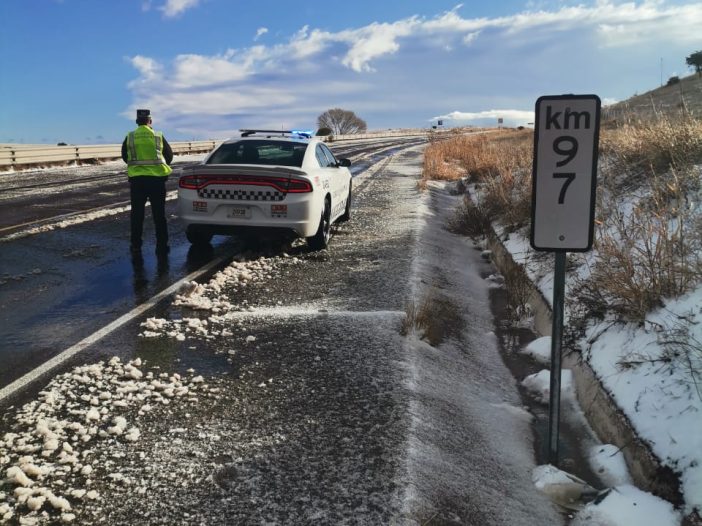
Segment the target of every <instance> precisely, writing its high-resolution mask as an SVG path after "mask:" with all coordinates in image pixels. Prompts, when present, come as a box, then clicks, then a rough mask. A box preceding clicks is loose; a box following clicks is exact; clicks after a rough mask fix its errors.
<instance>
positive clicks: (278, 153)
mask: <svg viewBox="0 0 702 526" xmlns="http://www.w3.org/2000/svg"><path fill="white" fill-rule="evenodd" d="M305 150H307V143H304V142H290V141H285V142H282V141H269V140H265V139H261V140H246V141H238V142H232V143H226V144H222V145H221V146H220V147H219V148H218V149H217V150H216V151H215V152H214V153H213V154H212V156H211V157H210V158H209V159H208V160H207V164H264V165H275V166H296V167H298V168H299V167H300V166H302V158H303V157H304V156H305Z"/></svg>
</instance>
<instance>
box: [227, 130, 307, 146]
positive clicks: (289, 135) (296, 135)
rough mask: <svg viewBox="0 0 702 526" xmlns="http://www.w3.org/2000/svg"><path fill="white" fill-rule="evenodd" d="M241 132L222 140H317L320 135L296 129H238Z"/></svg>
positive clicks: (229, 141)
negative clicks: (239, 134)
mask: <svg viewBox="0 0 702 526" xmlns="http://www.w3.org/2000/svg"><path fill="white" fill-rule="evenodd" d="M239 131H240V132H241V136H240V137H230V138H229V139H227V140H225V141H223V142H225V143H233V142H237V141H245V140H251V139H253V140H260V139H268V140H271V139H272V140H276V141H285V142H307V143H311V142H319V141H320V140H321V138H320V137H315V136H313V135H312V132H311V131H298V130H252V129H243V130H239Z"/></svg>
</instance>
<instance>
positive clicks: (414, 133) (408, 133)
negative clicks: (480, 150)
mask: <svg viewBox="0 0 702 526" xmlns="http://www.w3.org/2000/svg"><path fill="white" fill-rule="evenodd" d="M447 131H448V130H447ZM431 132H433V133H445V132H444V130H400V131H398V130H395V131H387V132H374V133H353V134H349V135H327V136H326V137H325V139H324V140H325V141H326V142H335V141H353V140H359V139H382V138H384V137H419V136H426V135H427V134H429V133H431Z"/></svg>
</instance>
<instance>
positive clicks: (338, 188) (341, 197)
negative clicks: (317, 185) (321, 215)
mask: <svg viewBox="0 0 702 526" xmlns="http://www.w3.org/2000/svg"><path fill="white" fill-rule="evenodd" d="M319 146H320V147H321V148H322V151H323V152H324V155H325V156H326V158H327V160H328V163H329V169H330V172H331V192H332V217H333V218H336V217H337V216H340V215H341V214H343V212H344V208H345V206H346V199H348V195H349V176H348V173H347V170H346V169H345V168H340V167H339V163H338V161H337V159H336V157H334V154H333V153H332V152H331V150H330V149H329V148H328V147H327V145H326V144H320V145H319Z"/></svg>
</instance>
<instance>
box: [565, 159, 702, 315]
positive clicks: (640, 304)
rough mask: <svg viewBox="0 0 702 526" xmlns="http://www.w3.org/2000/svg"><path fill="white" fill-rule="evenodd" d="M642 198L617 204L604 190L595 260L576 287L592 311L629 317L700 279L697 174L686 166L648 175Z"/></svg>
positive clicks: (701, 236)
mask: <svg viewBox="0 0 702 526" xmlns="http://www.w3.org/2000/svg"><path fill="white" fill-rule="evenodd" d="M646 186H647V188H646V189H645V191H643V192H642V193H643V194H644V196H645V197H643V198H641V199H638V200H635V201H633V204H632V207H631V210H629V211H628V212H625V211H624V210H622V208H621V206H620V205H621V199H622V196H621V194H618V193H616V192H612V191H611V189H607V188H605V189H603V192H602V194H603V195H602V196H601V199H600V210H603V211H606V212H607V213H606V215H604V216H603V219H604V220H603V221H602V222H601V224H600V227H599V229H598V233H597V237H596V242H595V248H596V249H597V251H598V260H597V263H596V265H595V268H594V271H593V274H592V276H591V278H590V279H589V280H588V281H587V282H585V283H580V284H579V285H578V289H579V297H580V298H581V299H582V300H583V301H584V302H586V303H587V304H588V305H589V310H590V312H591V313H599V315H604V313H605V312H607V311H609V312H614V313H616V314H618V315H619V316H620V317H622V318H624V319H628V320H632V321H643V320H644V318H645V316H646V314H647V313H648V312H650V311H651V310H652V309H654V308H656V307H660V306H662V305H663V301H664V299H665V298H674V297H677V296H680V295H682V294H684V293H685V292H687V291H689V290H690V289H691V288H692V287H693V286H694V285H696V284H697V283H699V281H700V279H701V278H702V262H701V260H700V256H701V254H702V228H701V227H702V225H701V224H700V219H699V215H700V210H699V209H696V208H695V207H691V206H690V198H691V196H695V195H699V191H700V180H699V174H698V172H697V171H696V170H695V169H694V168H692V167H690V166H688V167H687V169H686V170H684V171H682V172H679V171H678V170H675V169H671V170H670V171H669V172H667V173H666V174H665V175H664V176H657V175H655V174H651V175H649V177H648V179H647V181H646Z"/></svg>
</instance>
